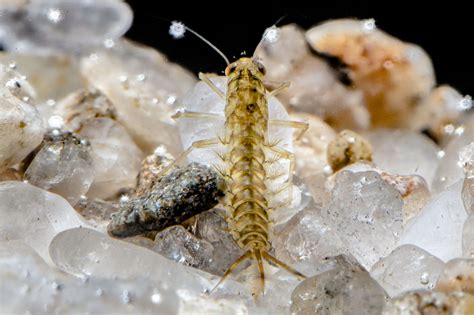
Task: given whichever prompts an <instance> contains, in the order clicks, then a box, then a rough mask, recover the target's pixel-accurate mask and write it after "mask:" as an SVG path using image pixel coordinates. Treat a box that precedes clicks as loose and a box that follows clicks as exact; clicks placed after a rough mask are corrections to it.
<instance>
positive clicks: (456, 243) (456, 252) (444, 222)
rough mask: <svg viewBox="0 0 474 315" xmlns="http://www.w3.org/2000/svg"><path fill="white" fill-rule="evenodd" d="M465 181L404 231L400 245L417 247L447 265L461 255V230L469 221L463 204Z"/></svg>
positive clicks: (434, 200)
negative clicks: (447, 262) (462, 196)
mask: <svg viewBox="0 0 474 315" xmlns="http://www.w3.org/2000/svg"><path fill="white" fill-rule="evenodd" d="M461 188H462V181H459V182H458V183H456V184H454V185H452V186H451V187H449V188H448V190H445V191H443V192H442V193H440V194H439V195H437V196H435V197H434V198H432V200H431V201H430V202H429V203H428V204H427V205H426V206H425V207H424V208H423V209H422V210H421V212H420V214H419V215H418V216H417V217H415V218H413V220H411V221H410V222H409V223H408V224H407V225H406V227H405V228H404V231H403V234H402V236H401V239H400V242H401V244H412V245H416V246H418V247H420V248H422V249H424V250H426V251H428V252H429V253H431V254H432V255H434V256H436V257H438V258H440V259H442V260H444V261H446V260H449V259H452V258H455V257H460V256H461V255H462V246H461V238H462V226H463V223H464V221H465V220H466V218H467V214H466V211H465V210H464V207H463V204H462V200H461Z"/></svg>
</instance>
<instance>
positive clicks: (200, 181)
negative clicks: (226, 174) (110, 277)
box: [107, 163, 223, 237]
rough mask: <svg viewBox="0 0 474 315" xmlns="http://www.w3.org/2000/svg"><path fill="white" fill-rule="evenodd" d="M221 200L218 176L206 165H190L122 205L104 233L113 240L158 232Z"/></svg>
mask: <svg viewBox="0 0 474 315" xmlns="http://www.w3.org/2000/svg"><path fill="white" fill-rule="evenodd" d="M222 196H223V191H222V179H221V177H220V175H219V174H218V173H217V172H215V171H214V170H213V169H211V168H210V167H208V166H206V165H202V164H198V163H191V164H189V165H187V166H185V167H182V168H178V169H175V170H173V171H172V172H171V173H170V174H169V175H166V176H164V177H162V178H160V179H159V180H158V182H157V183H155V184H154V185H153V188H152V189H151V190H150V191H148V192H144V193H143V194H142V195H141V196H138V197H134V198H131V199H130V200H128V201H127V202H125V203H123V204H122V205H121V207H120V211H119V212H117V213H114V214H113V215H112V218H111V222H110V223H109V225H108V227H107V229H108V233H109V234H110V235H112V236H115V237H130V236H135V235H140V234H145V233H148V232H154V231H161V230H163V229H165V228H167V227H169V226H172V225H176V224H180V223H182V222H183V221H185V220H187V219H189V218H191V217H192V216H194V215H197V214H199V213H201V212H203V211H206V210H209V209H211V208H213V207H214V206H215V205H217V203H218V202H219V198H220V197H222Z"/></svg>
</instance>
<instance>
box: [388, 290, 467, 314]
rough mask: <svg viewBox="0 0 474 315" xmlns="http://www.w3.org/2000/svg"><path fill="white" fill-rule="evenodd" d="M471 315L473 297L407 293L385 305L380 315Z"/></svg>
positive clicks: (453, 294) (428, 292) (460, 293)
mask: <svg viewBox="0 0 474 315" xmlns="http://www.w3.org/2000/svg"><path fill="white" fill-rule="evenodd" d="M408 314H409V315H412V314H413V315H471V314H474V296H472V295H470V294H466V293H462V292H452V293H451V294H445V293H442V292H432V291H412V292H407V293H405V294H403V295H400V296H398V297H396V298H394V299H392V303H387V304H386V306H385V308H384V310H383V312H382V315H408Z"/></svg>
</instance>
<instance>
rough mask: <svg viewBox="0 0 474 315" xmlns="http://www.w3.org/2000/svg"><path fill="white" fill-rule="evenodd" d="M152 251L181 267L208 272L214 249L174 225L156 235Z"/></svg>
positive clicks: (182, 228)
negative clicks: (177, 263) (181, 265)
mask: <svg viewBox="0 0 474 315" xmlns="http://www.w3.org/2000/svg"><path fill="white" fill-rule="evenodd" d="M153 250H154V251H155V252H157V253H160V254H161V255H163V256H165V257H167V258H169V259H172V260H174V261H177V262H179V263H181V264H183V265H186V266H191V267H195V268H198V269H202V270H209V268H210V266H211V265H212V257H213V252H214V247H213V246H212V245H211V243H209V242H208V241H205V240H200V239H198V238H197V237H195V236H194V235H192V234H191V233H189V232H188V231H187V230H186V229H185V228H184V227H182V226H180V225H175V226H172V227H169V228H167V229H164V230H163V231H161V232H159V233H158V234H157V235H156V237H155V246H153ZM220 254H221V255H226V254H227V253H223V252H222V253H220Z"/></svg>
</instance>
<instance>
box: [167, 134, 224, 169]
mask: <svg viewBox="0 0 474 315" xmlns="http://www.w3.org/2000/svg"><path fill="white" fill-rule="evenodd" d="M219 143H220V142H219V139H217V138H210V139H204V140H198V141H194V142H193V143H192V144H191V145H190V146H189V147H188V148H187V149H186V150H184V151H183V152H182V153H181V154H180V155H178V157H177V158H176V159H175V160H174V161H173V162H171V163H170V164H169V165H168V166H166V167H165V168H164V169H163V170H162V171H161V172H160V173H158V176H161V175H164V174H166V173H167V172H168V171H169V170H171V168H172V167H173V166H175V165H176V164H178V163H179V162H181V161H182V160H184V159H185V158H186V157H187V156H188V155H189V154H190V153H191V152H192V151H193V150H194V149H204V148H210V147H213V146H215V145H218V144H219Z"/></svg>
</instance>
